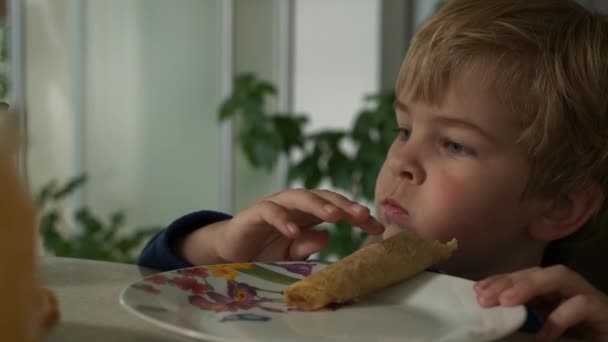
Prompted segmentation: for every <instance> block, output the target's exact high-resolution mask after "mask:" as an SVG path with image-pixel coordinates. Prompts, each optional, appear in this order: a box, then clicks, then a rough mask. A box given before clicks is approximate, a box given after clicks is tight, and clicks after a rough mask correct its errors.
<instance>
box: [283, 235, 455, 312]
mask: <svg viewBox="0 0 608 342" xmlns="http://www.w3.org/2000/svg"><path fill="white" fill-rule="evenodd" d="M457 246H458V244H457V241H456V239H452V241H450V242H448V243H447V244H442V243H440V242H438V241H428V240H424V239H421V238H420V237H418V236H417V235H415V234H414V233H412V232H404V233H399V234H397V235H394V236H392V237H390V238H387V239H385V240H382V241H380V242H378V243H375V244H372V245H369V246H367V247H364V248H361V249H359V250H358V251H356V252H355V253H353V254H351V255H349V256H347V257H345V258H344V259H342V260H340V261H338V262H335V263H333V264H331V265H329V266H327V267H325V268H323V269H322V270H320V271H318V272H315V273H313V274H311V275H310V276H308V277H306V278H304V279H302V280H300V281H297V282H295V283H293V284H292V285H290V286H289V287H288V288H287V289H286V290H285V300H286V302H287V304H288V305H295V306H297V307H299V308H301V309H304V310H318V309H320V308H322V307H324V306H326V305H327V304H330V303H333V302H348V301H351V300H353V299H355V298H358V297H362V296H365V295H367V294H369V293H372V292H374V291H377V290H379V289H382V288H384V287H387V286H389V285H392V284H395V283H397V282H400V281H402V280H405V279H408V278H411V277H412V276H414V275H416V274H418V273H420V272H422V271H424V270H425V269H427V268H429V267H430V266H432V265H434V264H436V263H437V262H438V261H440V260H442V259H447V258H449V257H450V256H451V255H452V252H453V251H454V250H456V248H457Z"/></svg>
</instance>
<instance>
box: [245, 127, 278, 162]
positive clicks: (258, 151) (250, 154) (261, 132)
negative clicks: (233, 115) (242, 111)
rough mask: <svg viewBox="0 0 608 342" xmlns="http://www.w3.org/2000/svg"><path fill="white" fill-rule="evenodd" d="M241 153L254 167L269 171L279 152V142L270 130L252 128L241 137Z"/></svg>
mask: <svg viewBox="0 0 608 342" xmlns="http://www.w3.org/2000/svg"><path fill="white" fill-rule="evenodd" d="M240 139H241V142H242V144H243V152H244V153H245V156H246V157H247V159H248V160H249V162H250V163H251V164H252V165H253V166H254V167H262V168H264V169H266V170H271V169H272V168H273V167H274V165H275V164H276V162H277V160H278V158H279V155H280V152H281V150H280V149H281V146H280V144H281V141H280V139H279V137H278V136H277V135H276V134H275V132H273V131H272V130H271V129H268V128H267V127H263V126H254V127H252V129H251V130H249V131H248V132H245V134H244V135H243V136H241V138H240Z"/></svg>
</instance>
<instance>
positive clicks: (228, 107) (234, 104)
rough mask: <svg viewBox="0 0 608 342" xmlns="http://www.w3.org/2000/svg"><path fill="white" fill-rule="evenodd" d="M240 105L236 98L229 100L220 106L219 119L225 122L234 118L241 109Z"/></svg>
mask: <svg viewBox="0 0 608 342" xmlns="http://www.w3.org/2000/svg"><path fill="white" fill-rule="evenodd" d="M239 106H240V103H239V101H238V99H237V98H235V97H234V96H232V97H229V98H227V99H226V100H225V101H224V102H222V104H221V106H220V112H219V115H218V118H219V120H220V121H224V120H226V119H228V118H230V117H232V116H233V115H234V114H235V113H236V112H237V111H238V109H239Z"/></svg>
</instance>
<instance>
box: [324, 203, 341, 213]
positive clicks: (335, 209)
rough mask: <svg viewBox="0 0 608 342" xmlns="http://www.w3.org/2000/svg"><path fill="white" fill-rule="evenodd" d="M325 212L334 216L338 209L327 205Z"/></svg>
mask: <svg viewBox="0 0 608 342" xmlns="http://www.w3.org/2000/svg"><path fill="white" fill-rule="evenodd" d="M323 210H325V212H327V213H329V214H333V213H335V212H336V211H338V208H336V207H335V206H333V205H331V204H326V205H324V206H323Z"/></svg>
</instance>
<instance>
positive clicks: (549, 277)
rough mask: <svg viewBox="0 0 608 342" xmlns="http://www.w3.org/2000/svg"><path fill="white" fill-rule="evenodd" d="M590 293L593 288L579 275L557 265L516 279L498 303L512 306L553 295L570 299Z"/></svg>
mask: <svg viewBox="0 0 608 342" xmlns="http://www.w3.org/2000/svg"><path fill="white" fill-rule="evenodd" d="M592 292H593V288H591V286H590V285H589V284H588V283H587V282H586V281H585V280H584V279H583V278H582V277H581V276H580V275H578V274H577V273H576V272H574V271H572V270H570V269H568V268H567V267H565V266H562V265H557V266H551V267H548V268H544V269H540V270H538V271H536V272H529V273H527V274H525V275H523V276H521V277H520V278H519V279H516V280H515V284H514V285H513V287H511V288H510V289H507V290H505V291H504V292H503V293H502V294H501V295H500V297H499V302H500V304H501V305H506V306H512V305H518V304H522V303H525V302H528V301H529V300H530V299H532V298H534V297H537V296H542V295H549V294H553V293H557V294H559V295H560V296H561V297H571V296H573V295H575V294H586V293H592Z"/></svg>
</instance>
